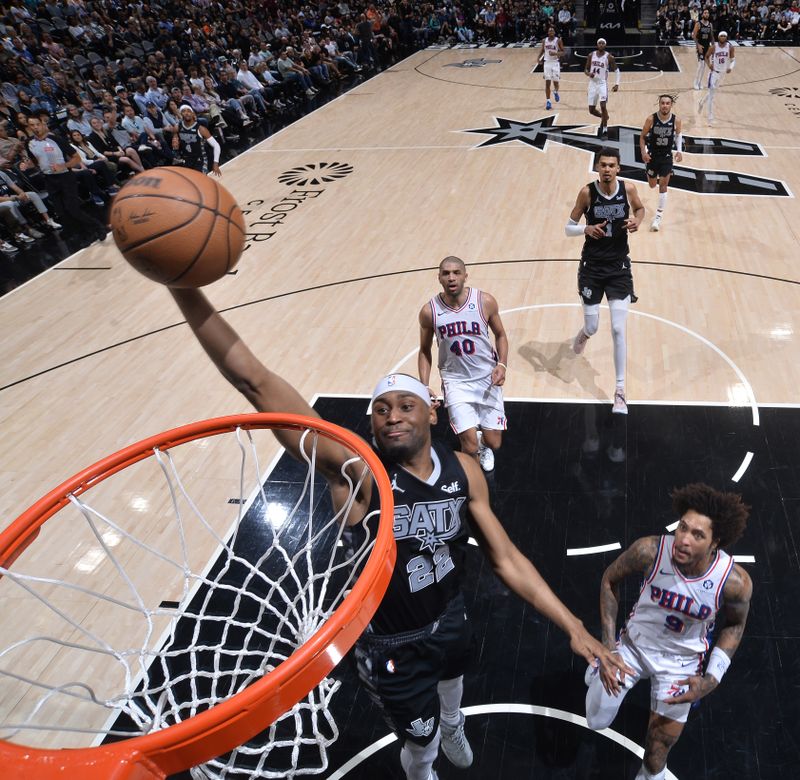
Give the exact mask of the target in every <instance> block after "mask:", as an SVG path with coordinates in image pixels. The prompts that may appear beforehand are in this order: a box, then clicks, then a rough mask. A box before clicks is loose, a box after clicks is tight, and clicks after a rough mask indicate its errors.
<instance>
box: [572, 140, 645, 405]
mask: <svg viewBox="0 0 800 780" xmlns="http://www.w3.org/2000/svg"><path fill="white" fill-rule="evenodd" d="M597 172H598V174H599V177H600V178H599V181H594V182H591V183H590V184H587V185H586V186H585V187H583V188H582V189H581V191H580V192H579V193H578V198H577V200H576V201H575V206H574V207H573V209H572V212H571V213H570V215H569V220H568V222H567V224H566V226H565V228H564V232H565V233H566V234H567V236H574V237H580V236H584V237H585V241H584V244H583V251H582V252H581V259H580V264H579V266H578V294H579V295H580V296H581V301H582V302H583V327H582V328H581V329H580V330H579V331H578V334H577V335H576V336H575V338H574V340H573V342H572V349H573V351H574V352H575V354H576V355H580V354H581V353H582V352H583V350H584V349H585V348H586V342H587V341H588V340H589V338H590V337H591V336H593V335H594V334H595V333H597V328H598V326H599V324H600V302H601V301H602V300H603V295H605V296H606V298H607V299H608V308H609V310H610V312H611V336H612V339H613V342H614V370H615V372H616V380H617V381H616V387H615V390H614V406H613V411H614V412H615V413H617V414H627V413H628V404H627V401H626V400H625V365H626V358H627V344H626V328H625V325H626V320H627V318H628V307H629V306H630V304H631V303H632V302H634V303H635V302H636V296H635V295H634V292H633V275H632V273H631V258H630V256H629V254H628V252H629V249H628V233H633V232H635V231H636V230H638V229H639V225H640V224H641V222H642V220H643V219H644V206H643V205H642V202H641V200H639V193H638V192H637V191H636V187H634V185H633V184H631V183H630V182H626V181H619V179H618V178H617V175H618V174H619V151H618V150H617V149H612V148H609V147H605V148H603V149H601V150H600V152H599V153H598V155H597ZM582 216H585V217H586V226H585V227H581V225H579V224H578V220H579V219H580V218H581V217H582Z"/></svg>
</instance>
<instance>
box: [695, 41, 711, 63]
mask: <svg viewBox="0 0 800 780" xmlns="http://www.w3.org/2000/svg"><path fill="white" fill-rule="evenodd" d="M710 48H711V46H710V45H709V46H703V51H702V52H700V51H697V46H695V47H694V50H695V51H696V52H697V61H698V62H701V61H705V58H706V54H708V50H709V49H710Z"/></svg>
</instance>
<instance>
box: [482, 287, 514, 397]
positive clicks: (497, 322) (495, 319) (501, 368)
mask: <svg viewBox="0 0 800 780" xmlns="http://www.w3.org/2000/svg"><path fill="white" fill-rule="evenodd" d="M481 308H482V309H483V316H484V317H486V321H487V322H488V323H489V329H490V330H491V331H492V334H493V335H494V348H495V351H496V352H497V365H496V366H495V367H494V368H493V369H492V384H493V385H498V386H502V385H503V384H504V383H505V381H506V371H507V369H508V336H507V335H506V329H505V327H504V326H503V321H502V320H501V319H500V307H499V306H498V304H497V300H496V299H495V297H494V296H493V295H489V293H487V292H481Z"/></svg>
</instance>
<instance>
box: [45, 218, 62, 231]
mask: <svg viewBox="0 0 800 780" xmlns="http://www.w3.org/2000/svg"><path fill="white" fill-rule="evenodd" d="M44 224H45V225H47V227H49V228H52V229H53V230H61V225H59V224H58V222H56V221H55V220H54V219H53V218H52V217H50V218H49V219H47V220H45V223H44Z"/></svg>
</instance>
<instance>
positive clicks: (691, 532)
mask: <svg viewBox="0 0 800 780" xmlns="http://www.w3.org/2000/svg"><path fill="white" fill-rule="evenodd" d="M671 498H672V508H673V510H674V512H675V514H676V515H677V516H678V518H679V520H678V526H677V528H676V529H675V533H674V535H669V536H661V537H658V536H648V537H644V538H642V539H638V540H637V541H635V542H634V543H633V544H632V545H631V546H630V547H629V548H628V549H627V550H625V552H623V553H622V554H621V555H620V556H619V557H618V558H617V559H616V560H615V561H614V562H613V563H612V564H611V565H610V566H609V567H608V568H607V569H606V571H605V573H604V574H603V579H602V582H601V585H600V618H601V623H602V640H603V643H604V644H605V646H606V647H607V648H609V649H611V648H614V649H615V652H617V653H619V654H620V656H621V658H622V659H623V660H624V661H625V664H626V665H627V666H628V667H629V668H631V669H634V674H632V675H627V676H622V675H620V674H618V673H617V671H616V670H615V669H607V668H604V667H603V666H602V665H601V666H599V667H598V668H596V669H595V668H593V667H590V669H589V670H588V671H587V675H586V681H587V684H588V685H589V690H588V692H587V694H586V720H587V722H588V724H589V727H590V728H593V729H604V728H607V727H608V726H610V725H611V723H612V721H613V720H614V718H615V716H616V714H617V711H618V710H619V707H620V705H621V704H622V700H623V699H624V697H625V694H626V693H627V692H628V691H629V690H630V689H631V688H632V687H633V686H634V685H635V684H636V683H637V682H638V681H639V680H641V679H644V678H650V681H651V688H650V691H651V692H650V709H651V712H650V722H649V724H648V728H647V738H646V742H645V751H644V760H643V763H642V766H641V768H640V769H639V772H638V773H637V775H636V780H663V779H664V777H665V775H666V765H667V755H668V753H669V751H670V749H671V748H672V746H673V745H674V744H675V743H676V742H677V741H678V738H679V737H680V735H681V732H682V731H683V727H684V724H685V723H686V719H687V717H688V715H689V709H690V707H691V704H692V702H695V701H697V700H699V699H701V698H703V697H704V696H706V695H708V694H709V693H711V691H713V690H714V689H715V688H716V687H717V686H718V685H719V684H720V682H721V681H722V677H723V675H724V674H725V672H726V671H727V670H728V667H729V666H730V663H731V659H732V658H733V655H734V653H735V652H736V649H737V648H738V647H739V643H740V641H741V639H742V633H743V632H744V626H745V622H746V620H747V613H748V610H749V608H750V598H751V596H752V591H753V586H752V583H751V581H750V577H749V576H748V575H747V573H746V572H745V571H744V570H743V569H742V568H741V567H740V566H739V565H738V564H736V563H734V562H733V558H731V556H730V555H729V554H728V553H726V552H725V551H724V550H723V548H724V547H728V546H730V545H732V544H733V543H734V542H736V541H737V540H738V539H739V538H740V537H741V535H742V534H743V533H744V529H745V526H746V525H747V518H748V515H749V507H748V506H746V505H745V504H744V503H743V502H742V498H741V496H739V495H738V494H736V493H723V492H720V491H718V490H714V489H713V488H711V487H709V486H708V485H704V484H702V483H696V484H692V485H686V486H685V487H682V488H679V489H676V490H674V491H673V492H672V494H671ZM633 574H637V575H640V576H644V584H643V585H642V589H641V592H640V594H639V599H638V601H637V603H636V605H635V606H634V608H633V611H632V612H631V615H630V617H629V618H628V621H627V622H626V624H625V627H624V628H623V629H622V631H621V632H620V635H619V638H617V635H616V624H617V612H618V610H619V584H620V582H621V581H622V580H623V579H624V578H625V577H627V576H628V575H633ZM720 613H721V614H722V615H723V616H724V618H725V625H724V628H723V629H722V630H721V631H720V632H719V634H718V635H717V636H716V641H713V637H712V631H713V628H714V622H715V621H716V619H717V616H718V614H720ZM712 641H713V648H712ZM704 666H705V668H704Z"/></svg>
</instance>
